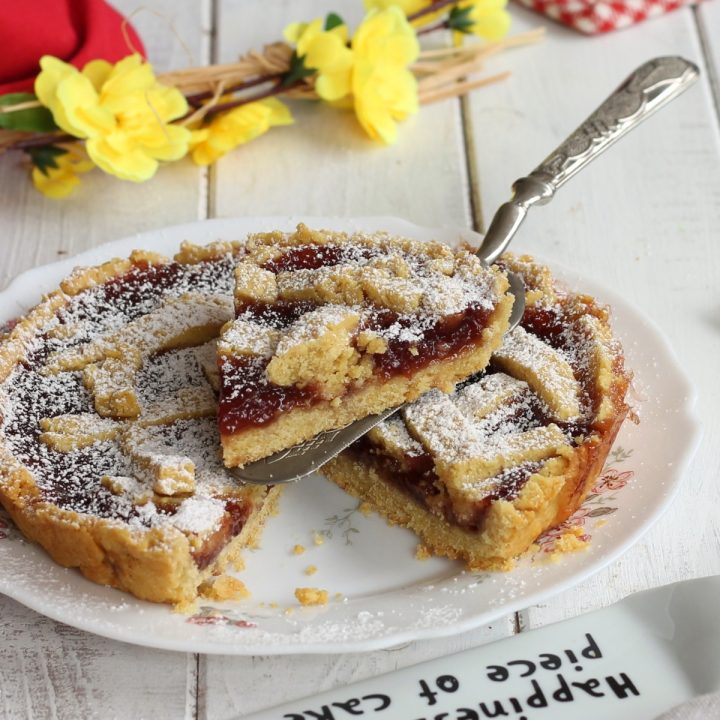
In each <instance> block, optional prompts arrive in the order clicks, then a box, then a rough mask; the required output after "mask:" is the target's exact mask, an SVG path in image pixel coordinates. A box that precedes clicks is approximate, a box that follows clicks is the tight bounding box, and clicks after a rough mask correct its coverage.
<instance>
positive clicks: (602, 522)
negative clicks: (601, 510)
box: [595, 518, 608, 528]
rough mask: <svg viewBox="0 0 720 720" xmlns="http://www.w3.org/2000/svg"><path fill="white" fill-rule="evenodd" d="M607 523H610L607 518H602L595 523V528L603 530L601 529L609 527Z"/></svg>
mask: <svg viewBox="0 0 720 720" xmlns="http://www.w3.org/2000/svg"><path fill="white" fill-rule="evenodd" d="M607 522H608V521H607V518H600V519H599V520H597V521H596V522H595V527H596V528H601V527H603V526H605V525H607Z"/></svg>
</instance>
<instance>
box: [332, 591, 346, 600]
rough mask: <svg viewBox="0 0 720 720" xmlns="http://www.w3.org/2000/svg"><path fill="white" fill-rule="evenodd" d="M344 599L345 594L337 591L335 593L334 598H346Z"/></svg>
mask: <svg viewBox="0 0 720 720" xmlns="http://www.w3.org/2000/svg"><path fill="white" fill-rule="evenodd" d="M344 599H345V596H344V595H343V594H342V593H341V592H336V593H335V594H334V595H333V600H337V601H340V600H344Z"/></svg>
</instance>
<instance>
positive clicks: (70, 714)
mask: <svg viewBox="0 0 720 720" xmlns="http://www.w3.org/2000/svg"><path fill="white" fill-rule="evenodd" d="M0 637H2V642H1V643H0V720H18V718H25V717H27V718H33V719H34V720H45V718H48V719H50V718H53V719H58V718H59V719H60V720H65V719H66V718H67V719H68V720H70V719H71V718H73V719H74V718H88V719H89V718H120V719H124V718H127V720H137V718H141V717H147V718H150V717H167V718H188V719H189V718H194V717H195V696H194V692H192V693H186V691H185V689H186V686H187V685H189V684H191V685H192V688H193V690H194V685H195V657H194V656H193V655H190V654H188V655H183V654H180V653H171V652H165V651H161V650H149V649H147V648H142V647H137V646H134V645H127V644H125V643H119V642H115V641H113V640H107V639H105V638H101V637H98V636H96V635H89V634H88V633H85V632H82V631H81V630H75V629H74V628H71V627H68V626H67V625H62V624H61V623H57V622H54V621H53V620H49V619H47V618H44V617H42V616H41V615H38V614H37V613H35V612H33V611H32V610H28V609H27V608H26V607H24V606H22V605H20V604H18V603H16V602H15V601H14V600H10V599H9V598H6V597H3V596H0Z"/></svg>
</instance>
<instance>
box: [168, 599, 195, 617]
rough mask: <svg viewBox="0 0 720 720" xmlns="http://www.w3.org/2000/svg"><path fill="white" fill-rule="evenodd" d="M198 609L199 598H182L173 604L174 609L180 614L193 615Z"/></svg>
mask: <svg viewBox="0 0 720 720" xmlns="http://www.w3.org/2000/svg"><path fill="white" fill-rule="evenodd" d="M197 609H198V601H197V598H195V599H193V600H181V601H180V602H177V603H175V604H174V605H173V606H172V611H173V612H174V613H178V614H179V615H192V614H193V613H195V612H196V611H197Z"/></svg>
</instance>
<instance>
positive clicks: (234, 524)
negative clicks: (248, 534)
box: [191, 500, 251, 570]
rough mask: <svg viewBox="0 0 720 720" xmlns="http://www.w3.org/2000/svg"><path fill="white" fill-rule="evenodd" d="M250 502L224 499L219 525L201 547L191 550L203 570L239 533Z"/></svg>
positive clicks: (243, 524) (248, 511)
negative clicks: (222, 513)
mask: <svg viewBox="0 0 720 720" xmlns="http://www.w3.org/2000/svg"><path fill="white" fill-rule="evenodd" d="M250 510H251V506H250V503H248V502H245V501H243V500H226V501H225V515H224V516H223V519H222V520H221V522H220V527H219V528H218V529H217V530H215V532H213V533H212V535H210V537H208V538H207V539H206V540H205V542H204V543H203V544H202V546H201V547H199V548H196V549H194V550H192V551H191V553H192V556H193V560H194V561H195V564H196V565H197V566H198V568H199V569H200V570H204V569H205V568H206V567H208V566H209V565H211V564H212V563H214V562H215V560H216V559H217V556H218V555H219V554H220V553H221V552H222V550H223V548H224V547H225V546H226V545H227V544H228V543H229V542H230V541H231V540H232V539H233V538H234V537H236V536H237V535H239V534H240V532H241V531H242V529H243V527H245V523H246V522H247V519H248V517H249V515H250Z"/></svg>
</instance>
